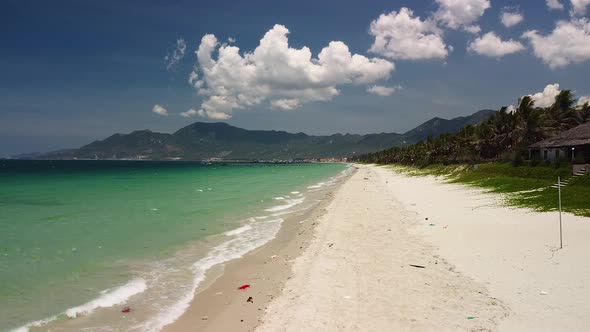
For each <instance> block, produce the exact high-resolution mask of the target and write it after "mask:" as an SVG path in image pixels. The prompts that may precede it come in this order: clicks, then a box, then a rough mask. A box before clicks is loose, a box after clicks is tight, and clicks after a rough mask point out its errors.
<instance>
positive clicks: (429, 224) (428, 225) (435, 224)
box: [428, 224, 436, 226]
mask: <svg viewBox="0 0 590 332" xmlns="http://www.w3.org/2000/svg"><path fill="white" fill-rule="evenodd" d="M428 226H436V224H428Z"/></svg>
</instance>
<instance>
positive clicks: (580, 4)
mask: <svg viewBox="0 0 590 332" xmlns="http://www.w3.org/2000/svg"><path fill="white" fill-rule="evenodd" d="M570 1H571V3H572V10H571V15H572V16H574V15H579V16H583V15H585V14H586V7H588V5H590V0H570Z"/></svg>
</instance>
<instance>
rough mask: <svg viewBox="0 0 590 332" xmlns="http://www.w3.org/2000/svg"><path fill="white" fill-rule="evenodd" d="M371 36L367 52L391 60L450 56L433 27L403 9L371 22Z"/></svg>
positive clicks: (428, 22)
mask: <svg viewBox="0 0 590 332" xmlns="http://www.w3.org/2000/svg"><path fill="white" fill-rule="evenodd" d="M370 33H371V35H373V36H374V37H375V42H374V43H373V46H371V48H370V49H369V51H370V52H373V53H376V54H380V55H383V56H386V57H389V58H392V59H403V60H424V59H444V58H446V57H447V55H448V54H449V49H448V47H447V46H446V45H445V43H444V41H443V39H442V37H441V31H440V29H439V28H437V26H436V24H434V22H432V21H429V20H425V21H423V20H421V19H420V17H418V16H416V17H414V13H413V12H412V10H411V9H408V8H405V7H404V8H402V9H400V11H399V12H395V11H393V12H391V13H389V14H381V15H380V16H379V17H378V18H377V19H376V20H374V21H373V22H371V27H370Z"/></svg>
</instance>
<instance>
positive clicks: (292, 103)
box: [270, 99, 301, 111]
mask: <svg viewBox="0 0 590 332" xmlns="http://www.w3.org/2000/svg"><path fill="white" fill-rule="evenodd" d="M270 106H271V107H272V108H278V109H282V110H285V111H291V110H294V109H297V108H299V106H301V104H300V102H299V100H298V99H277V100H272V101H271V102H270Z"/></svg>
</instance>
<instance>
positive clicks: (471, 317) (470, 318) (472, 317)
mask: <svg viewBox="0 0 590 332" xmlns="http://www.w3.org/2000/svg"><path fill="white" fill-rule="evenodd" d="M476 318H477V317H474V316H467V319H468V320H473V319H476Z"/></svg>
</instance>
